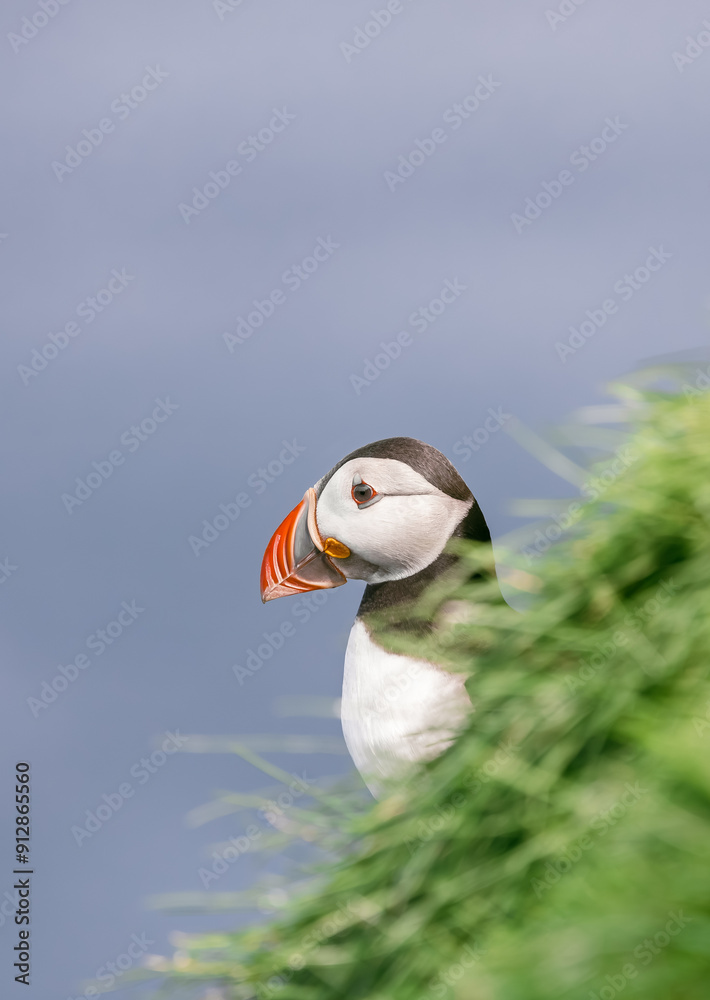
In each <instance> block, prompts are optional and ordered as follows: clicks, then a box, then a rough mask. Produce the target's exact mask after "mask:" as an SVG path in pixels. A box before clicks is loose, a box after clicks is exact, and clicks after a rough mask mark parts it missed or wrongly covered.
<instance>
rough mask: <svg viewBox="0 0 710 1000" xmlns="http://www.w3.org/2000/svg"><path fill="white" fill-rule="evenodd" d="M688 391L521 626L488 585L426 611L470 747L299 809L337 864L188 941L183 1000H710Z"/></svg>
mask: <svg viewBox="0 0 710 1000" xmlns="http://www.w3.org/2000/svg"><path fill="white" fill-rule="evenodd" d="M708 381H710V380H708ZM689 384H690V385H691V386H692V387H693V388H692V389H691V390H690V391H688V390H686V392H684V393H681V394H680V395H677V396H671V395H664V394H660V393H657V394H649V393H644V394H641V393H638V394H637V401H641V400H643V403H644V405H643V407H639V412H642V414H643V415H642V416H641V417H640V418H639V420H638V422H637V426H636V429H635V431H634V432H633V434H632V436H631V440H630V444H629V445H628V448H627V449H626V451H625V452H624V447H622V448H621V449H620V450H619V455H618V456H617V457H616V458H615V459H614V461H616V462H617V464H616V466H615V469H616V471H615V473H614V475H611V474H609V475H608V476H607V477H606V478H604V477H602V481H603V482H604V484H605V485H604V489H603V491H602V492H601V495H600V496H599V497H598V499H596V500H592V501H590V502H588V503H585V504H584V505H583V506H581V508H580V509H579V510H574V511H572V513H571V514H569V517H568V520H569V527H568V528H567V529H566V530H564V531H561V537H560V539H559V541H558V542H557V543H556V544H555V545H554V546H553V547H551V548H550V550H549V551H547V552H546V553H545V554H544V556H543V557H542V558H540V559H536V560H528V561H519V563H518V564H519V566H520V569H519V570H518V571H517V573H514V574H513V576H512V578H511V579H512V580H513V581H517V582H518V583H519V585H520V587H521V588H522V589H527V590H529V591H530V592H531V595H534V596H531V597H530V607H529V609H528V610H527V611H526V613H525V614H518V613H517V612H514V611H512V610H511V609H510V608H509V607H508V606H507V605H505V604H504V603H503V601H502V599H501V598H500V596H499V595H498V593H497V588H493V587H492V586H491V584H490V583H489V582H488V583H487V582H485V578H484V579H483V580H477V581H474V582H470V581H469V582H461V581H459V583H458V584H452V585H451V587H450V588H449V590H448V592H447V593H443V592H439V593H438V594H435V595H429V596H428V601H429V603H430V605H431V604H437V603H439V602H442V601H444V599H448V600H450V599H451V597H452V591H453V594H454V596H455V597H456V599H457V600H458V601H463V602H466V603H467V604H468V605H469V606H470V607H469V615H468V618H469V620H468V621H467V622H463V623H459V624H448V625H445V624H442V626H441V628H440V629H438V630H437V631H436V632H435V635H434V637H432V639H431V640H429V648H430V650H431V655H432V656H433V657H434V658H435V659H438V661H439V662H442V663H443V662H446V663H448V664H450V665H453V666H455V667H456V668H457V669H460V670H464V671H466V672H467V673H469V674H470V679H469V681H468V687H469V691H470V693H471V697H472V700H473V702H474V705H475V706H476V708H475V712H474V714H473V716H472V719H471V723H470V726H469V728H468V729H467V731H466V732H465V733H464V734H463V735H462V736H461V738H460V739H459V740H458V741H457V743H456V744H455V745H454V746H453V747H452V748H451V750H450V751H448V752H447V753H446V754H444V755H443V756H442V757H441V758H439V759H438V760H436V761H434V762H433V763H432V764H430V765H428V766H427V767H425V768H423V769H422V770H421V772H420V773H419V774H418V775H417V777H416V780H414V781H412V782H411V783H410V785H408V786H403V787H400V788H398V789H397V790H395V791H393V793H392V794H391V795H390V796H389V797H388V798H387V799H385V800H383V801H381V802H379V803H377V804H373V805H372V806H371V807H370V808H366V809H360V810H359V811H356V810H354V809H353V808H352V807H347V805H346V802H345V799H343V798H339V797H338V796H337V795H335V794H334V795H333V796H328V795H324V796H321V797H320V800H318V799H317V800H316V804H315V805H314V806H312V807H311V809H310V810H308V809H306V808H299V807H298V806H295V807H294V808H293V809H292V810H291V811H290V812H289V816H290V817H291V819H292V824H293V826H294V827H295V828H296V832H298V828H299V824H300V825H301V826H300V828H301V829H303V824H306V825H307V827H308V829H309V830H311V831H318V830H320V829H322V830H326V829H334V828H338V829H339V830H340V831H341V832H340V840H339V841H338V842H339V843H340V845H341V847H340V853H339V855H338V856H337V857H335V858H331V860H330V861H328V862H327V863H323V864H321V865H320V868H319V872H318V874H317V876H316V878H315V881H314V882H312V883H310V884H309V885H308V887H307V888H306V889H305V891H304V890H300V891H298V892H295V893H294V895H293V896H292V898H290V899H289V901H288V903H287V904H286V905H285V906H284V907H283V909H282V910H281V912H280V914H279V915H278V917H275V918H273V919H272V920H271V921H269V922H266V923H265V924H263V925H261V926H257V927H254V928H252V929H249V930H246V931H238V932H235V933H233V934H223V933H215V934H210V935H204V936H197V937H193V938H189V939H186V940H185V941H183V943H182V944H181V955H180V960H179V961H178V962H176V963H175V965H174V966H173V968H172V969H171V971H170V974H169V979H168V982H167V984H166V989H167V991H168V992H169V993H171V994H173V993H175V992H180V988H181V987H182V988H183V989H185V992H186V993H188V994H190V995H193V996H210V997H213V998H215V1000H217V998H222V997H224V998H225V1000H226V998H229V1000H232V998H242V1000H247V998H253V997H260V998H261V997H269V998H271V997H276V998H278V1000H336V998H338V1000H342V998H346V1000H360V998H367V1000H433V998H437V997H450V998H457V1000H552V998H564V1000H612V998H613V997H616V996H617V995H619V994H621V995H623V998H624V1000H626V998H627V997H628V998H631V997H643V998H644V1000H706V998H707V997H708V995H710V994H709V985H710V670H709V669H708V653H709V651H710V393H707V392H702V391H700V390H699V389H696V388H694V382H693V381H691V382H690V383H689ZM626 392H627V395H633V394H634V391H633V390H631V389H627V390H626ZM619 463H620V464H619ZM609 467H610V466H609V463H608V462H606V463H604V468H609ZM550 523H553V522H550ZM565 523H566V522H565ZM499 555H500V554H499ZM511 558H512V557H511ZM464 559H465V561H466V564H467V566H468V569H469V572H470V571H471V570H472V569H475V568H477V567H478V566H480V565H481V562H482V561H483V562H485V560H487V559H489V556H488V555H487V554H486V553H481V552H477V551H476V550H475V549H467V550H466V551H465V553H464ZM460 609H461V606H460V605H459V610H460ZM465 617H466V616H465V615H461V614H459V615H458V618H459V620H460V619H462V618H465ZM396 641H397V642H402V641H403V640H402V639H399V638H398V639H397V640H396ZM417 649H418V650H419V651H421V649H422V646H421V644H418V645H417ZM324 837H325V839H326V840H327V837H326V835H325V834H324ZM313 838H315V839H316V840H317V835H316V833H312V834H311V839H313ZM331 839H332V838H331ZM208 987H209V990H208ZM206 991H207V992H206Z"/></svg>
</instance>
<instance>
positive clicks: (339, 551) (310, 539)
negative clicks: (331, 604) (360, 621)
mask: <svg viewBox="0 0 710 1000" xmlns="http://www.w3.org/2000/svg"><path fill="white" fill-rule="evenodd" d="M349 555H350V549H349V548H348V547H347V545H344V544H343V543H342V542H339V541H337V539H335V538H326V539H325V541H324V540H323V539H322V538H321V536H320V532H319V531H318V525H317V524H316V492H315V490H314V489H313V488H312V487H311V488H310V489H308V490H306V493H305V495H304V497H303V500H301V502H300V503H299V505H298V506H297V507H294V509H293V510H292V511H291V513H290V514H289V515H288V516H287V517H285V518H284V520H283V521H282V522H281V524H280V525H279V526H278V528H277V529H276V531H275V532H274V534H273V535H272V537H271V541H270V542H269V544H268V545H267V547H266V552H265V553H264V558H263V560H262V563H261V599H262V601H263V602H264V603H266V602H267V601H273V600H275V599H276V598H277V597H286V596H288V595H289V594H302V593H305V592H306V591H308V590H326V589H328V588H330V587H340V586H342V585H343V584H344V583H347V578H346V577H345V574H344V573H342V572H341V571H340V570H339V569H338V567H337V566H336V565H335V563H334V562H333V559H345V558H346V557H347V556H349Z"/></svg>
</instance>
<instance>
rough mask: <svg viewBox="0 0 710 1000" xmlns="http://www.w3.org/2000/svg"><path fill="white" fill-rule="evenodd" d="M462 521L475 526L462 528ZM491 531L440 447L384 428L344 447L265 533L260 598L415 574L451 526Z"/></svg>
mask: <svg viewBox="0 0 710 1000" xmlns="http://www.w3.org/2000/svg"><path fill="white" fill-rule="evenodd" d="M464 522H467V524H468V527H469V528H471V529H473V530H466V531H461V530H460V529H461V525H462V524H463V523H464ZM458 533H461V534H465V535H467V536H468V537H478V538H480V539H481V540H489V539H490V535H489V534H488V529H487V527H486V524H485V521H484V520H483V515H482V514H481V513H480V510H479V509H478V506H477V504H476V501H475V499H474V497H473V494H472V493H471V491H470V490H469V488H468V486H466V484H465V483H464V481H463V479H462V478H461V476H460V475H459V474H458V472H457V471H456V469H455V468H454V466H453V465H452V464H451V462H449V460H448V459H447V458H446V457H445V456H444V455H442V453H441V452H440V451H437V449H436V448H433V447H432V446H431V445H428V444H425V443H424V442H423V441H417V440H416V439H414V438H407V437H395V438H386V439H384V440H382V441H375V442H373V443H372V444H368V445H365V446H364V447H363V448H359V449H357V451H353V452H351V453H350V454H349V455H346V457H345V458H343V459H342V460H341V461H340V462H338V464H337V465H335V466H334V467H333V468H332V469H331V470H330V472H328V473H327V474H326V475H325V476H323V478H322V479H319V480H318V482H317V483H316V484H315V486H312V487H310V488H309V489H307V490H306V493H305V495H304V497H303V499H302V500H301V502H300V503H299V504H298V506H296V507H295V508H294V509H293V510H292V511H291V513H290V514H289V515H288V516H287V517H286V518H285V519H284V520H283V521H282V523H281V524H280V525H279V527H278V528H277V529H276V531H275V532H274V534H273V536H272V538H271V541H270V542H269V544H268V546H267V549H266V552H265V553H264V559H263V562H262V566H261V599H262V601H264V602H266V601H271V600H274V599H275V598H277V597H285V596H287V595H288V594H299V593H303V592H304V591H308V590H322V589H325V588H330V587H339V586H341V585H342V584H344V583H346V582H347V580H349V579H354V580H365V581H366V582H367V583H368V584H379V583H384V582H386V581H391V580H402V579H404V578H405V577H409V576H413V575H414V574H416V573H419V572H420V571H421V570H423V569H425V568H426V567H427V566H429V565H430V564H431V563H433V562H434V560H436V559H437V558H438V556H440V555H441V553H442V552H443V551H444V548H445V546H446V544H447V542H448V541H449V539H450V538H451V537H452V535H454V534H458Z"/></svg>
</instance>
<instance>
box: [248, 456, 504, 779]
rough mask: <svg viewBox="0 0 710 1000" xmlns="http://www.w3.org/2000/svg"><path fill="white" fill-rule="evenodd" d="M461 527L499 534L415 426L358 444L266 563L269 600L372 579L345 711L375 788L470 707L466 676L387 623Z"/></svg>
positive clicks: (427, 577)
mask: <svg viewBox="0 0 710 1000" xmlns="http://www.w3.org/2000/svg"><path fill="white" fill-rule="evenodd" d="M452 537H461V538H469V539H475V540H477V541H481V542H490V534H489V532H488V528H487V526H486V522H485V520H484V518H483V515H482V513H481V511H480V508H479V507H478V504H477V503H476V500H475V499H474V497H473V494H472V493H471V491H470V490H469V488H468V487H467V486H466V484H465V483H464V481H463V479H462V478H461V476H460V475H459V474H458V472H457V471H456V469H455V468H454V466H453V465H452V464H451V463H450V462H449V460H448V459H447V458H446V457H445V456H444V455H442V453H441V452H440V451H437V449H436V448H433V447H432V446H431V445H428V444H425V443H424V442H423V441H417V440H415V439H414V438H406V437H398V438H386V439H384V440H382V441H375V442H373V443H372V444H369V445H365V446H364V447H363V448H359V449H358V450H357V451H354V452H351V454H349V455H347V456H346V457H345V458H344V459H342V460H341V461H340V462H339V463H338V464H337V465H335V466H334V467H333V468H332V469H331V470H330V472H328V473H327V474H326V475H325V476H323V478H322V479H320V480H319V481H318V482H317V483H316V484H315V486H313V487H310V488H309V489H308V490H307V491H306V493H305V495H304V497H303V500H302V501H301V502H300V503H299V504H298V506H297V507H296V508H295V509H294V510H293V511H292V512H291V513H290V514H289V515H288V516H287V517H286V518H285V520H284V521H283V522H282V524H281V525H280V526H279V527H278V528H277V530H276V532H275V533H274V535H273V537H272V539H271V541H270V542H269V545H268V547H267V549H266V552H265V554H264V559H263V562H262V568H261V594H262V600H263V601H269V600H273V599H274V598H276V597H283V596H287V595H288V594H298V593H303V592H304V591H307V590H316V589H324V588H329V587H338V586H341V585H342V584H344V583H346V582H347V580H349V579H357V580H364V581H366V583H367V586H366V588H365V593H364V595H363V599H362V602H361V604H360V607H359V609H358V614H357V618H356V619H355V623H354V625H353V628H352V631H351V633H350V638H349V641H348V646H347V651H346V654H345V671H344V678H343V697H342V708H341V719H342V725H343V734H344V736H345V742H346V744H347V747H348V750H349V752H350V755H351V757H352V758H353V761H354V763H355V765H356V767H357V768H358V770H359V771H360V773H361V774H362V776H363V778H364V779H365V782H366V783H367V784H368V786H369V787H370V789H371V791H372V792H373V794H375V795H377V794H378V793H379V791H380V790H381V783H382V781H383V780H387V779H391V778H393V777H396V776H397V775H399V774H402V773H403V771H404V770H405V769H406V768H407V767H408V766H411V765H412V764H415V763H416V762H419V761H424V760H429V759H431V758H433V757H436V756H437V755H438V754H440V753H441V752H443V750H445V749H446V747H447V746H449V745H450V744H451V742H452V741H453V739H454V737H455V735H456V732H457V730H458V729H459V728H460V727H461V725H462V724H463V722H464V721H465V719H466V717H467V715H468V713H469V712H470V710H471V703H470V700H469V697H468V694H467V692H466V688H465V686H464V678H463V676H462V675H460V674H453V673H450V672H448V671H446V670H444V669H443V668H442V667H440V666H439V665H437V664H435V663H431V662H429V661H428V660H425V659H418V658H416V657H412V656H405V655H402V654H400V653H395V652H392V651H390V650H388V649H387V648H386V642H385V629H386V627H387V626H386V623H387V619H388V615H389V616H390V617H392V616H394V619H395V621H396V625H395V627H396V628H397V629H404V630H405V631H412V632H414V633H416V632H420V633H421V631H422V630H424V631H426V630H428V629H430V628H431V623H427V622H422V621H421V620H416V621H412V622H411V623H408V622H407V619H406V613H405V614H403V612H406V607H407V605H410V604H412V603H413V602H415V601H416V600H417V598H418V597H419V596H420V595H421V594H422V593H423V591H424V590H425V589H426V587H427V586H428V585H429V584H431V583H432V582H433V581H434V580H435V579H436V578H437V577H438V576H439V575H440V574H442V573H444V572H446V571H447V570H448V569H450V568H451V567H452V565H453V564H454V563H455V562H456V560H457V557H456V556H455V555H453V554H451V553H449V552H445V551H444V550H445V548H446V545H447V543H448V541H449V540H450V539H451V538H452Z"/></svg>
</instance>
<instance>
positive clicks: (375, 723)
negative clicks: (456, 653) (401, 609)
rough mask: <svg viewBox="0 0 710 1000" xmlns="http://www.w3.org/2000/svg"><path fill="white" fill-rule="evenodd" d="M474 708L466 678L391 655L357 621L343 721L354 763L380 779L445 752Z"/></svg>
mask: <svg viewBox="0 0 710 1000" xmlns="http://www.w3.org/2000/svg"><path fill="white" fill-rule="evenodd" d="M470 711H471V702H470V700H469V697H468V694H467V692H466V688H465V686H464V677H463V675H461V674H450V673H447V672H446V671H445V670H442V669H441V667H437V666H435V665H434V664H432V663H428V662H427V661H426V660H417V659H413V658H410V657H408V656H401V655H398V654H396V653H388V652H387V651H386V650H384V649H382V648H381V647H380V646H378V645H377V643H376V642H374V641H373V639H372V638H371V636H370V633H369V631H368V629H367V626H366V625H365V623H364V622H363V621H361V620H360V619H357V620H356V622H355V624H354V625H353V627H352V631H351V632H350V639H349V641H348V648H347V650H346V653H345V675H344V677H343V700H342V708H341V719H342V724H343V735H344V736H345V742H346V744H347V747H348V750H349V751H350V755H351V757H352V759H353V761H354V762H355V766H356V767H357V769H358V771H360V773H361V774H362V776H363V778H364V779H365V781H366V783H367V784H368V787H369V788H370V790H371V791H372V792H373V794H375V795H377V794H378V793H379V791H380V789H379V785H378V782H377V779H378V778H379V779H382V778H392V777H396V776H397V775H398V774H401V773H402V771H403V769H405V768H406V767H407V764H410V765H411V764H412V763H415V762H417V761H423V760H430V759H432V758H433V757H436V756H438V755H439V754H440V753H442V752H443V751H444V750H445V749H446V747H448V746H449V745H450V744H451V742H452V741H453V739H454V736H455V734H456V731H457V730H458V729H459V728H460V726H461V725H462V723H463V722H464V721H465V719H466V716H467V715H468V713H469V712H470Z"/></svg>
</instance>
